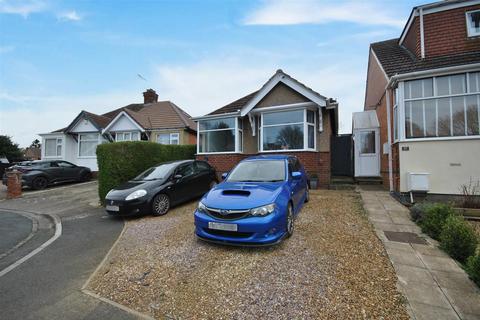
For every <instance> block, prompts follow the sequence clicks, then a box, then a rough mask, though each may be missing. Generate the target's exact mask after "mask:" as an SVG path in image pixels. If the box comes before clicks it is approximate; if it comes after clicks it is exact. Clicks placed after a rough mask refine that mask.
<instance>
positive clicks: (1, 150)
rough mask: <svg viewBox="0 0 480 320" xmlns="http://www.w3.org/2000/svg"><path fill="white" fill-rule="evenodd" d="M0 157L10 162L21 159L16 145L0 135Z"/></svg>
mask: <svg viewBox="0 0 480 320" xmlns="http://www.w3.org/2000/svg"><path fill="white" fill-rule="evenodd" d="M0 157H6V158H7V159H8V161H10V162H12V161H16V160H18V159H20V158H22V151H21V150H20V148H19V147H18V143H14V142H13V141H12V138H11V137H9V136H3V135H0Z"/></svg>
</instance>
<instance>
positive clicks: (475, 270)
mask: <svg viewBox="0 0 480 320" xmlns="http://www.w3.org/2000/svg"><path fill="white" fill-rule="evenodd" d="M466 269H467V273H468V275H469V276H470V278H472V279H473V281H475V283H476V284H478V285H479V286H480V252H478V253H477V254H476V255H474V256H471V257H470V258H468V260H467V267H466Z"/></svg>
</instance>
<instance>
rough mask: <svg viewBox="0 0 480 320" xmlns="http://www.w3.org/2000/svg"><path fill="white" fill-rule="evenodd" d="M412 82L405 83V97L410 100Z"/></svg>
mask: <svg viewBox="0 0 480 320" xmlns="http://www.w3.org/2000/svg"><path fill="white" fill-rule="evenodd" d="M410 82H411V81H405V87H404V88H405V89H404V91H405V92H404V93H403V95H404V96H405V99H410Z"/></svg>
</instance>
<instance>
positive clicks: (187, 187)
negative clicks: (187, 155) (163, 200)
mask: <svg viewBox="0 0 480 320" xmlns="http://www.w3.org/2000/svg"><path fill="white" fill-rule="evenodd" d="M178 175H180V176H181V177H180V178H175V176H178ZM194 177H195V170H194V167H193V161H192V162H189V163H186V164H182V165H180V166H179V167H178V168H177V169H176V170H175V172H174V174H173V177H172V179H174V181H172V183H173V185H172V188H171V194H172V196H173V199H172V200H173V202H174V203H181V202H184V201H188V200H190V199H192V198H193V197H195V193H194V188H195V181H194Z"/></svg>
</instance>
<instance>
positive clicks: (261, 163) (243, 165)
mask: <svg viewBox="0 0 480 320" xmlns="http://www.w3.org/2000/svg"><path fill="white" fill-rule="evenodd" d="M283 180H285V162H284V161H283V160H257V161H244V162H240V163H239V164H238V165H237V166H236V167H235V168H234V169H233V170H232V172H230V174H229V175H228V178H227V181H229V182H277V181H283Z"/></svg>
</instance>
